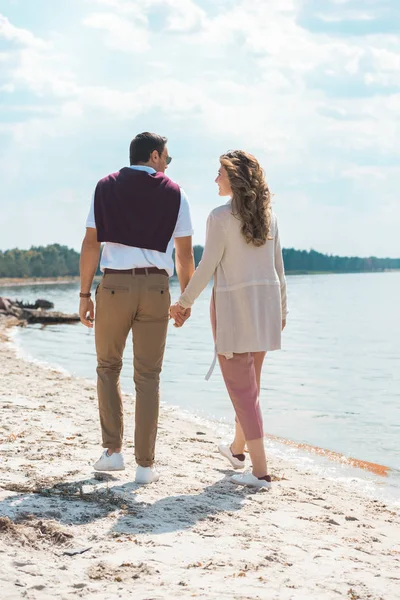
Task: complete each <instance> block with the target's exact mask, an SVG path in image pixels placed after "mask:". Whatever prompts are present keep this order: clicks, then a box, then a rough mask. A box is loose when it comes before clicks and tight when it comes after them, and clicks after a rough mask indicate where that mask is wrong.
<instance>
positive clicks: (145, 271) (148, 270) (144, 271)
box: [104, 267, 169, 277]
mask: <svg viewBox="0 0 400 600" xmlns="http://www.w3.org/2000/svg"><path fill="white" fill-rule="evenodd" d="M109 273H115V274H117V275H166V276H167V277H169V275H168V273H167V271H166V270H165V269H157V267H141V268H139V269H104V275H108V274H109Z"/></svg>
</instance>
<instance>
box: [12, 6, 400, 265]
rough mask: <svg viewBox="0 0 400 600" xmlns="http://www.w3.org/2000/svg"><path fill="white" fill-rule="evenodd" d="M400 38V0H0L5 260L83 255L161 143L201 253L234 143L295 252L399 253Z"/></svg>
mask: <svg viewBox="0 0 400 600" xmlns="http://www.w3.org/2000/svg"><path fill="white" fill-rule="evenodd" d="M399 31H400V3H399V1H398V0H380V1H379V2H377V1H376V0H324V1H323V2H322V1H321V0H141V1H137V0H57V2H55V1H54V0H35V1H34V2H33V1H32V0H0V249H2V250H5V249H8V248H13V247H16V246H18V247H20V248H29V247H30V246H32V245H45V244H49V243H55V242H57V243H60V244H65V245H67V246H70V247H73V248H76V249H79V248H80V245H81V241H82V238H83V236H84V233H85V221H86V216H87V213H88V210H89V204H90V199H91V196H92V193H93V189H94V187H95V185H96V183H97V181H98V180H99V179H100V178H101V177H103V176H105V175H106V174H108V173H111V172H114V171H116V170H118V169H120V168H121V167H123V166H125V165H126V164H128V149H129V143H130V141H131V139H132V138H133V137H134V136H135V135H136V134H137V133H139V132H141V131H154V132H156V133H159V134H161V135H165V136H167V137H168V140H169V142H168V150H169V154H170V155H171V156H172V157H173V161H172V164H171V166H170V168H169V169H168V175H169V176H170V177H172V178H173V179H174V180H175V181H177V182H178V183H179V184H180V185H181V186H182V187H183V188H184V190H185V192H186V193H187V195H188V197H189V201H190V203H191V207H192V216H193V221H194V228H195V236H194V242H195V243H203V242H204V236H205V223H206V219H207V215H208V213H209V212H210V211H211V210H212V209H213V208H214V207H215V206H218V205H219V204H221V203H222V202H224V201H225V200H224V199H221V198H219V197H218V195H217V191H216V185H215V183H214V179H215V177H216V174H217V170H218V168H219V160H218V158H219V156H220V155H221V154H222V153H223V152H225V151H226V150H228V149H238V148H240V149H244V150H246V151H248V152H251V153H253V154H254V155H255V156H256V157H257V158H258V159H259V161H260V163H261V164H262V166H263V168H264V170H265V173H266V177H267V181H268V184H269V187H270V189H271V191H272V192H273V193H274V197H273V206H274V210H275V212H276V214H277V216H278V220H279V228H280V235H281V239H282V244H283V246H284V247H287V248H289V247H294V248H298V249H305V250H309V249H311V248H313V249H314V250H318V251H320V252H326V253H331V254H339V255H358V256H370V255H374V256H380V257H386V256H391V257H396V258H397V257H400V205H399V196H400V193H399V190H400V125H399V124H400V36H399Z"/></svg>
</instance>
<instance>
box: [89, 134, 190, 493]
mask: <svg viewBox="0 0 400 600" xmlns="http://www.w3.org/2000/svg"><path fill="white" fill-rule="evenodd" d="M170 162H171V157H170V156H169V155H168V149H167V139H166V138H165V137H161V136H159V135H156V134H154V133H141V134H139V135H137V136H136V137H135V138H134V139H133V140H132V142H131V145H130V167H124V168H122V169H121V170H120V171H119V172H118V173H113V174H112V175H108V176H107V177H105V178H104V179H101V180H100V181H99V183H98V184H97V186H96V189H95V192H94V196H93V199H92V204H91V208H90V212H89V216H88V219H87V223H86V227H87V229H86V235H85V238H84V240H83V244H82V251H81V262H80V272H81V292H80V298H81V299H80V307H79V315H80V318H81V321H82V323H83V324H84V325H86V327H93V320H94V304H93V301H92V299H91V294H90V290H91V286H92V282H93V277H94V275H95V272H96V269H97V265H98V261H99V256H100V244H101V242H104V248H103V252H102V255H101V262H100V268H101V270H102V271H103V273H104V275H103V279H102V281H101V283H100V285H99V286H98V288H97V290H96V319H95V323H96V327H95V339H96V353H97V393H98V400H99V413H100V424H101V430H102V438H103V448H105V450H104V452H103V454H102V456H101V457H100V459H99V460H98V461H97V462H96V463H95V465H94V468H95V469H96V470H98V471H119V470H123V469H124V468H125V465H124V459H123V455H122V452H121V449H122V438H123V407H122V398H121V390H120V383H119V379H120V371H121V367H122V355H123V350H124V347H125V342H126V339H127V337H128V334H129V332H130V331H132V339H133V353H134V382H135V389H136V405H135V458H136V462H137V465H138V466H137V470H136V478H135V481H136V482H137V483H143V484H147V483H151V482H153V481H157V480H158V478H159V475H158V473H157V471H156V469H155V468H154V455H155V443H156V435H157V422H158V411H159V381H160V372H161V368H162V362H163V356H164V348H165V342H166V335H167V328H168V322H169V308H170V294H169V277H171V276H172V275H173V269H174V267H173V259H172V252H173V247H174V244H175V252H176V271H177V274H178V278H179V282H180V286H181V290H182V291H183V290H184V289H185V287H186V285H187V284H188V282H189V280H190V278H191V276H192V274H193V272H194V259H193V247H192V235H193V228H192V222H191V217H190V208H189V203H188V200H187V198H186V195H185V193H184V192H183V190H181V189H180V187H179V186H178V185H177V184H176V183H174V182H173V181H172V180H171V179H169V178H168V177H167V176H166V175H165V171H166V169H167V167H168V165H169V163H170ZM185 316H186V317H187V318H188V317H189V316H190V312H189V311H188V312H187V313H186V315H185Z"/></svg>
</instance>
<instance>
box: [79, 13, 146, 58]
mask: <svg viewBox="0 0 400 600" xmlns="http://www.w3.org/2000/svg"><path fill="white" fill-rule="evenodd" d="M84 25H86V26H87V27H91V28H93V29H100V30H101V31H105V32H106V34H107V37H106V43H107V44H108V45H109V46H110V48H114V49H116V50H122V51H123V52H129V53H138V54H141V53H144V52H146V51H147V50H149V48H150V44H149V34H148V30H147V27H146V26H145V25H143V24H142V20H141V19H139V22H137V19H135V20H134V21H132V20H131V21H128V20H127V19H126V18H123V17H119V16H117V15H114V14H112V13H94V14H91V15H90V16H88V17H87V18H86V19H85V20H84Z"/></svg>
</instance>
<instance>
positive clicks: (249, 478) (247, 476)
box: [231, 472, 272, 489]
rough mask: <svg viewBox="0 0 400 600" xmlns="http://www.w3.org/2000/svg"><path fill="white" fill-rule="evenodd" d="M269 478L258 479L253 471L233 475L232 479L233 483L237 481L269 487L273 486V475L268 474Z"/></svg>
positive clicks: (239, 483) (251, 485)
mask: <svg viewBox="0 0 400 600" xmlns="http://www.w3.org/2000/svg"><path fill="white" fill-rule="evenodd" d="M267 477H268V480H266V479H258V477H255V476H254V475H253V473H250V472H249V473H241V474H240V475H232V477H231V481H232V483H236V484H237V485H247V486H249V487H255V488H268V489H270V488H271V487H272V485H271V477H270V476H269V475H267Z"/></svg>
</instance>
